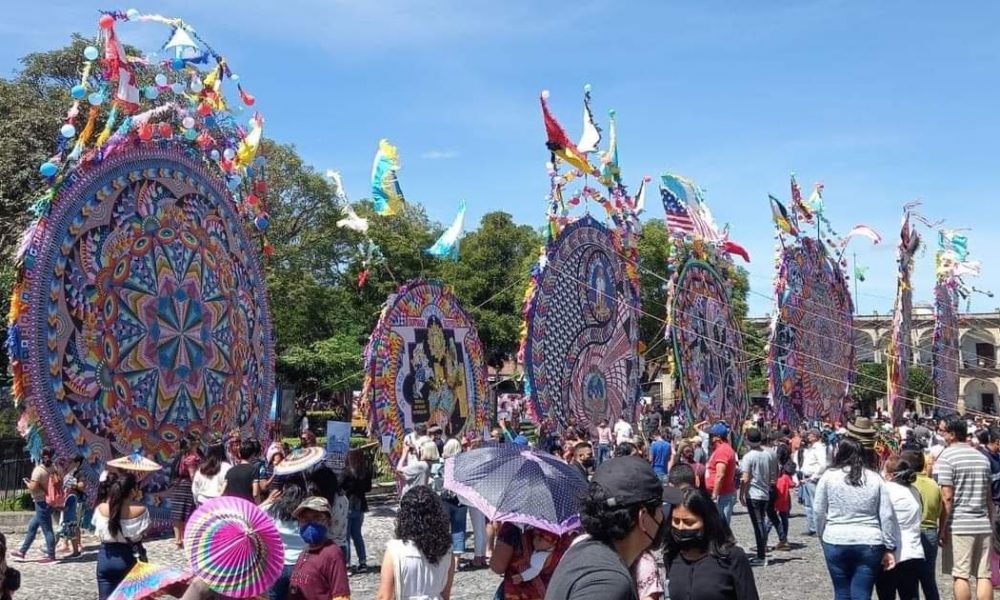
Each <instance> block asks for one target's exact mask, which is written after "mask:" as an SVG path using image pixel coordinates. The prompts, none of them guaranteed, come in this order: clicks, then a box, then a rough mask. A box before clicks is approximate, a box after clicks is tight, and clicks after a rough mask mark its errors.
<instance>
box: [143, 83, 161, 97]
mask: <svg viewBox="0 0 1000 600" xmlns="http://www.w3.org/2000/svg"><path fill="white" fill-rule="evenodd" d="M144 92H145V94H146V97H147V98H149V99H150V100H156V99H157V98H158V97H159V96H160V90H158V89H156V88H155V87H154V86H151V85H147V86H146V89H145V90H144Z"/></svg>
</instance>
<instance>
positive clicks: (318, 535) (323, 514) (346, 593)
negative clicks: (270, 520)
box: [288, 496, 351, 600]
mask: <svg viewBox="0 0 1000 600" xmlns="http://www.w3.org/2000/svg"><path fill="white" fill-rule="evenodd" d="M292 516H293V517H295V518H296V519H298V521H299V535H301V536H302V541H304V542H305V543H306V548H305V549H304V550H303V551H302V553H301V554H299V558H298V560H297V561H295V567H294V568H293V569H292V575H291V577H290V578H289V588H288V600H342V599H346V598H350V597H351V586H350V583H348V580H347V565H346V564H345V562H344V553H343V552H342V551H341V550H340V547H339V546H337V544H335V543H333V541H332V540H330V538H329V537H328V536H327V534H326V532H327V529H328V528H329V527H330V522H331V521H332V520H333V516H332V513H331V512H330V503H329V501H327V499H326V498H323V497H320V496H310V497H308V498H306V499H305V500H303V501H302V502H301V503H300V504H299V506H298V508H296V509H295V511H294V512H293V513H292Z"/></svg>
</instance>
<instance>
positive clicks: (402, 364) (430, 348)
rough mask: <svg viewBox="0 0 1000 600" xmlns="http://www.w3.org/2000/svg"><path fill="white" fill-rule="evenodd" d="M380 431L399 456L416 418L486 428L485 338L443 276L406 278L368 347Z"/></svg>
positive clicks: (450, 426)
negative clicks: (431, 278)
mask: <svg viewBox="0 0 1000 600" xmlns="http://www.w3.org/2000/svg"><path fill="white" fill-rule="evenodd" d="M365 365H366V380H365V393H364V394H363V395H364V396H366V397H370V398H371V403H372V414H373V415H374V423H373V429H374V431H375V432H376V433H377V434H378V435H379V436H380V437H382V439H386V438H385V436H390V439H389V441H388V443H389V444H391V447H392V454H393V456H396V457H398V455H399V452H400V450H401V449H402V442H403V436H404V431H405V430H406V429H409V428H412V427H413V425H414V424H416V423H427V424H428V425H438V426H440V427H441V428H442V429H443V430H444V431H445V432H446V433H448V434H450V435H453V436H458V435H459V434H461V433H463V432H464V433H465V435H467V436H469V437H477V438H478V437H479V436H481V435H483V429H484V427H486V426H487V423H488V418H487V415H488V413H489V407H488V404H489V399H488V396H487V389H486V362H485V358H484V354H483V345H482V343H481V342H480V341H479V334H478V333H477V332H476V327H475V325H474V324H473V322H472V318H471V317H469V314H468V313H466V312H465V310H464V309H463V308H462V306H461V305H460V304H459V302H458V299H457V298H455V295H454V293H452V291H451V290H450V289H449V288H448V287H446V286H444V285H443V284H441V283H439V282H436V281H424V280H422V279H416V280H413V281H410V282H409V283H406V284H404V285H402V286H401V287H400V288H399V290H397V292H396V293H395V294H394V295H392V296H390V297H389V299H388V301H387V302H386V304H385V308H384V309H383V310H382V315H381V317H380V318H379V321H378V324H377V325H376V326H375V330H374V331H373V332H372V335H371V338H370V339H369V342H368V348H367V349H366V350H365Z"/></svg>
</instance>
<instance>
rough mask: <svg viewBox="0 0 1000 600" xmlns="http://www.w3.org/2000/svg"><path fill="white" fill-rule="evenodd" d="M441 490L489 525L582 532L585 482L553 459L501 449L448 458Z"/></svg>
mask: <svg viewBox="0 0 1000 600" xmlns="http://www.w3.org/2000/svg"><path fill="white" fill-rule="evenodd" d="M444 487H445V489H448V490H451V491H452V492H454V493H455V494H457V495H458V496H460V497H461V498H462V499H463V500H465V502H466V503H468V504H469V505H471V506H474V507H476V508H478V509H479V510H480V511H482V513H483V514H484V515H486V517H487V518H488V519H490V520H492V521H498V522H501V523H504V522H509V523H521V524H524V525H531V526H532V527H537V528H539V529H544V530H546V531H551V532H552V533H555V534H558V535H562V534H564V533H567V532H569V531H573V530H575V529H578V528H579V527H580V515H579V506H580V498H581V497H582V496H583V494H584V493H585V492H586V491H587V480H586V479H584V477H583V475H582V474H581V473H580V471H579V470H578V469H577V468H576V467H574V466H572V465H568V464H566V463H565V462H563V461H561V460H559V459H558V458H557V457H555V456H552V455H551V454H541V453H538V452H533V451H531V450H527V449H526V448H523V447H521V446H517V445H514V444H502V445H498V446H495V447H489V448H479V449H476V450H470V451H468V452H463V453H461V454H459V455H457V456H454V457H452V458H449V459H447V460H446V461H445V463H444Z"/></svg>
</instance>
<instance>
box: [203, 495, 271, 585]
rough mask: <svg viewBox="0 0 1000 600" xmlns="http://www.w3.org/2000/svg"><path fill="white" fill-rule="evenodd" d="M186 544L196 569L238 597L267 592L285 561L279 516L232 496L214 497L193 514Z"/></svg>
mask: <svg viewBox="0 0 1000 600" xmlns="http://www.w3.org/2000/svg"><path fill="white" fill-rule="evenodd" d="M184 548H185V550H186V551H187V555H188V561H189V563H190V565H191V570H192V571H194V574H195V575H196V576H197V577H198V578H200V579H202V580H203V581H204V582H205V583H207V584H208V586H209V587H210V588H212V589H213V590H214V591H216V592H218V593H219V594H223V595H226V596H230V597H233V598H249V597H252V596H256V595H259V594H262V593H264V592H265V591H266V590H267V588H269V587H270V586H271V585H272V584H273V583H274V582H275V581H277V579H278V577H279V576H280V575H281V569H282V566H283V563H284V545H283V544H282V543H281V535H280V534H279V533H278V529H277V528H276V527H275V525H274V521H272V520H271V518H270V517H268V516H267V514H265V513H264V511H262V510H260V509H259V508H257V506H255V505H254V504H253V503H252V502H248V501H246V500H244V499H242V498H235V497H231V496H223V497H221V498H215V499H212V500H209V501H208V502H206V503H204V504H202V505H201V507H199V508H198V510H196V511H195V512H194V514H192V515H191V518H190V519H189V520H188V523H187V527H186V529H185V532H184Z"/></svg>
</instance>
